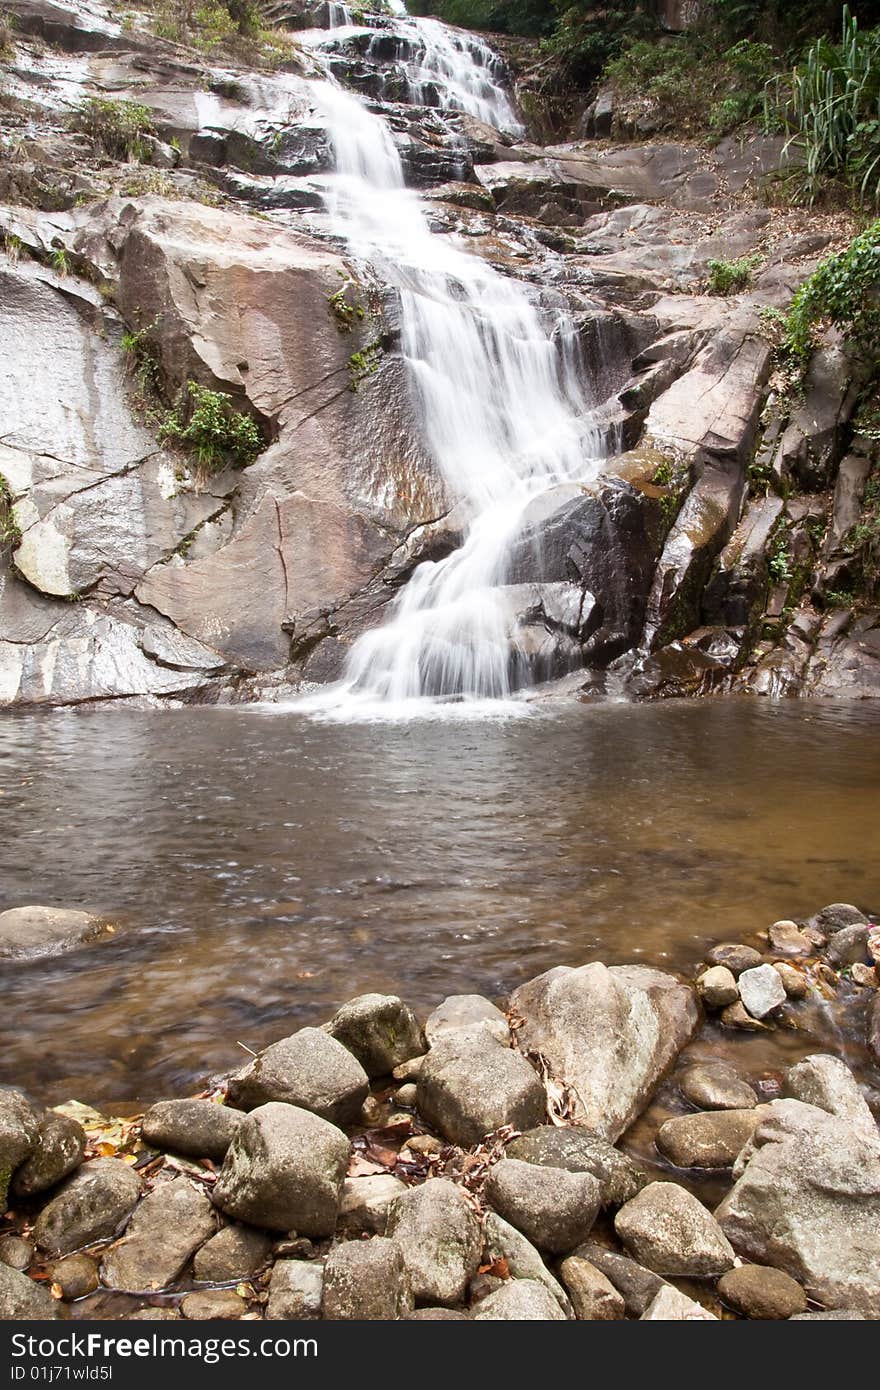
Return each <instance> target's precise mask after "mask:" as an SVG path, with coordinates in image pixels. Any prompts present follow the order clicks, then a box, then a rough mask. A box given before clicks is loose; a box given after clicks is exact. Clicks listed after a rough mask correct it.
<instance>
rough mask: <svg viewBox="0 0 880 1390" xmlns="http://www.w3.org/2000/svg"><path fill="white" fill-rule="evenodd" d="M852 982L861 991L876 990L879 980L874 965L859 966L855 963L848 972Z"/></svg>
mask: <svg viewBox="0 0 880 1390" xmlns="http://www.w3.org/2000/svg"><path fill="white" fill-rule="evenodd" d="M850 974H851V975H852V978H853V982H854V983H855V984H857V985H860V986H861V987H862V989H876V988H877V986H878V984H880V980H878V978H877V967H876V966H874V965H860V964H859V963H858V961H856V963H855V965H854V966H853V967H852V970H851V971H850Z"/></svg>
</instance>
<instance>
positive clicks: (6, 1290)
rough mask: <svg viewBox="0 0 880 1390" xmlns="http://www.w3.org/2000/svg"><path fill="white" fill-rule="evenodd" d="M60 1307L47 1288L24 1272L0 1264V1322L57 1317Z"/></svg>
mask: <svg viewBox="0 0 880 1390" xmlns="http://www.w3.org/2000/svg"><path fill="white" fill-rule="evenodd" d="M60 1312H61V1309H60V1307H59V1305H58V1302H57V1300H56V1299H54V1298H53V1297H52V1295H51V1294H50V1293H49V1290H48V1289H44V1288H42V1287H41V1286H40V1285H39V1284H35V1283H34V1281H33V1280H32V1279H29V1278H28V1277H27V1275H26V1274H21V1273H20V1272H19V1271H18V1270H17V1269H10V1267H9V1265H4V1264H0V1322H18V1321H25V1320H27V1319H30V1318H34V1319H44V1318H57V1317H59V1316H60Z"/></svg>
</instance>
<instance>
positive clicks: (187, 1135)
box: [141, 1100, 242, 1161]
mask: <svg viewBox="0 0 880 1390" xmlns="http://www.w3.org/2000/svg"><path fill="white" fill-rule="evenodd" d="M241 1121H242V1116H241V1114H240V1112H239V1111H237V1110H230V1109H228V1108H227V1107H226V1106H225V1105H215V1104H214V1102H213V1101H210V1100H161V1101H159V1102H158V1104H156V1105H151V1106H150V1108H149V1110H148V1111H147V1113H146V1114H145V1115H144V1118H143V1120H142V1122H141V1132H142V1134H143V1136H144V1139H145V1140H146V1142H147V1143H148V1144H153V1145H154V1146H155V1147H156V1148H157V1149H163V1150H170V1151H171V1152H172V1153H179V1154H190V1155H192V1157H193V1158H213V1159H217V1160H219V1161H222V1160H223V1159H224V1158H225V1156H226V1150H227V1149H228V1148H229V1145H230V1144H231V1143H232V1140H233V1138H234V1136H235V1132H236V1130H237V1129H238V1126H239V1125H240V1124H241Z"/></svg>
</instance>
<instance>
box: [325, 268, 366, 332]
mask: <svg viewBox="0 0 880 1390" xmlns="http://www.w3.org/2000/svg"><path fill="white" fill-rule="evenodd" d="M352 284H353V281H351V280H346V282H345V284H344V285H342V286H341V287H340V289H338V290H337V291H336V293H335V294H331V295H329V296H328V299H327V307H328V308H329V310H330V312H331V314H332V315H333V317H334V319H335V320H336V327H337V328H338V329H339V330H340V332H341V333H350V332H351V330H352V329H353V328H354V326H355V324H356V323H358V322H360V321H361V320H362V319H363V318H364V315H365V312H366V311H365V309H364V307H363V305H362V304H350V303H349V302H348V298H347V294H348V290H349V289H350V288H351V286H352Z"/></svg>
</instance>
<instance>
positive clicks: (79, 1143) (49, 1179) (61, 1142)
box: [12, 1110, 86, 1197]
mask: <svg viewBox="0 0 880 1390" xmlns="http://www.w3.org/2000/svg"><path fill="white" fill-rule="evenodd" d="M85 1151H86V1132H85V1130H84V1129H83V1127H82V1125H81V1124H79V1123H78V1122H77V1121H76V1120H73V1119H71V1118H70V1116H69V1115H59V1114H58V1112H57V1111H56V1110H47V1111H46V1113H45V1114H44V1115H42V1116H41V1117H40V1127H39V1129H38V1131H37V1137H36V1140H35V1141H34V1150H33V1153H32V1154H31V1155H30V1157H29V1158H26V1159H25V1161H24V1163H23V1164H22V1165H21V1167H20V1168H19V1169H18V1170H17V1172H16V1174H15V1176H14V1177H13V1179H12V1193H13V1196H15V1197H34V1196H36V1194H37V1193H38V1192H45V1191H46V1190H47V1189H48V1188H50V1187H54V1186H55V1184H56V1183H59V1182H61V1180H62V1178H66V1177H68V1176H69V1175H70V1174H71V1173H72V1172H74V1170H75V1169H77V1168H78V1167H79V1165H80V1164H81V1163H82V1161H83V1154H84V1153H85Z"/></svg>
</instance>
